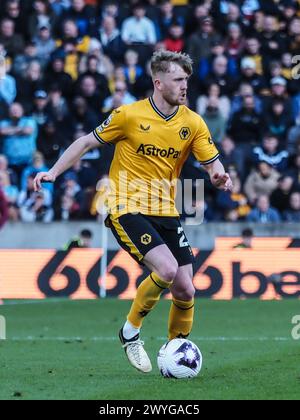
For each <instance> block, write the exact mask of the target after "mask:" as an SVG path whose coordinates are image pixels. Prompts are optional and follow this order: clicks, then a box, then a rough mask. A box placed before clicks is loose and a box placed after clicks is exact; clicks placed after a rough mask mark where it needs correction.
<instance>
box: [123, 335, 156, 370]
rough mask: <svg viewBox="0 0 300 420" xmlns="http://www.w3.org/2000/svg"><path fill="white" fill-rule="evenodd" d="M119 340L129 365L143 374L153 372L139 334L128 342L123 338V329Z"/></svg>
mask: <svg viewBox="0 0 300 420" xmlns="http://www.w3.org/2000/svg"><path fill="white" fill-rule="evenodd" d="M119 338H120V341H121V343H122V347H123V349H124V350H125V353H126V356H127V358H128V360H129V363H130V364H131V365H132V366H133V367H135V368H136V369H137V370H139V371H141V372H144V373H148V372H151V370H152V365H151V361H150V359H149V357H148V354H147V353H146V351H145V349H144V342H143V341H141V340H140V335H139V334H137V335H136V336H135V337H133V338H131V339H130V340H126V339H125V338H124V336H123V328H121V330H120V332H119Z"/></svg>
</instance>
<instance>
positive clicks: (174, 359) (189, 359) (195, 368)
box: [157, 338, 202, 379]
mask: <svg viewBox="0 0 300 420" xmlns="http://www.w3.org/2000/svg"><path fill="white" fill-rule="evenodd" d="M157 365H158V369H159V370H160V373H161V374H162V376H163V377H164V378H176V379H184V378H194V377H195V376H197V375H198V374H199V372H200V370H201V368H202V354H201V351H200V350H199V349H198V347H197V346H196V344H194V343H193V342H192V341H190V340H186V339H183V338H175V339H174V340H171V341H168V342H167V343H166V344H164V345H163V346H162V348H161V349H160V350H159V353H158V356H157Z"/></svg>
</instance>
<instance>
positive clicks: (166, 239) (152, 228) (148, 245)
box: [105, 213, 194, 267]
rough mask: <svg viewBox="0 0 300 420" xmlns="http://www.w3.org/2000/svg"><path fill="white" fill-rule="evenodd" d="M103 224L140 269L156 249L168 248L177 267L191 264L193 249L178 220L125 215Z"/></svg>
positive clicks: (192, 261) (108, 219)
mask: <svg viewBox="0 0 300 420" xmlns="http://www.w3.org/2000/svg"><path fill="white" fill-rule="evenodd" d="M105 223H106V226H107V227H109V228H110V229H111V230H112V232H113V234H114V236H115V238H116V240H117V241H118V243H119V245H120V246H121V247H122V248H123V249H124V250H125V251H127V252H128V253H129V254H130V255H131V256H132V257H133V258H134V259H135V261H137V262H138V263H139V264H141V265H144V264H143V259H144V257H145V255H146V254H147V253H148V252H149V251H151V250H152V249H154V248H156V247H157V246H159V245H167V247H168V248H169V249H170V251H171V252H172V254H173V255H174V257H175V259H176V260H177V262H178V265H179V267H182V266H184V265H188V264H193V263H194V256H193V252H192V248H191V246H190V244H189V242H188V239H187V237H186V236H185V233H184V230H183V227H182V226H181V223H180V219H179V218H177V217H157V216H147V215H143V214H141V213H138V214H131V213H128V214H125V215H123V216H121V217H119V218H118V219H115V218H112V217H110V216H108V217H107V219H106V222H105Z"/></svg>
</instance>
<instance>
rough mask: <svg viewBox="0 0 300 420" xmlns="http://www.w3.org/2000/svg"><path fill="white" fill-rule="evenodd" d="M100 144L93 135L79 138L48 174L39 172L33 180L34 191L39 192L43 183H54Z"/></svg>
mask: <svg viewBox="0 0 300 420" xmlns="http://www.w3.org/2000/svg"><path fill="white" fill-rule="evenodd" d="M100 146H101V143H99V141H98V140H97V139H96V138H95V135H94V134H93V133H90V134H88V135H86V136H83V137H80V138H79V139H78V140H76V141H75V142H74V143H72V144H71V146H70V147H68V149H67V150H66V151H65V152H64V153H63V155H62V156H61V157H60V158H59V159H58V161H57V162H56V163H55V165H54V166H53V167H52V168H51V169H50V170H49V172H39V173H38V174H37V176H36V177H35V179H34V190H35V191H39V190H40V189H41V186H42V183H43V182H55V180H56V178H57V177H58V176H59V175H61V174H62V173H64V172H65V171H66V170H67V169H69V168H71V167H72V166H73V165H74V164H75V163H76V162H77V161H78V160H79V159H80V158H81V156H83V155H84V154H85V153H87V152H88V151H89V150H91V149H95V148H96V147H100Z"/></svg>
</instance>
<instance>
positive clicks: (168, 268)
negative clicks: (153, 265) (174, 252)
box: [159, 260, 178, 283]
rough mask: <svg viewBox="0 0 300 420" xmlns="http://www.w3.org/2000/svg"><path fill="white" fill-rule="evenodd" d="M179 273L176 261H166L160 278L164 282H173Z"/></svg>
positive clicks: (160, 272)
mask: <svg viewBox="0 0 300 420" xmlns="http://www.w3.org/2000/svg"><path fill="white" fill-rule="evenodd" d="M177 271H178V263H177V261H176V260H169V261H165V262H164V264H163V265H162V267H160V269H159V276H160V278H161V279H162V280H164V281H167V282H170V283H171V282H172V281H173V280H174V279H175V277H176V274H177Z"/></svg>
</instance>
